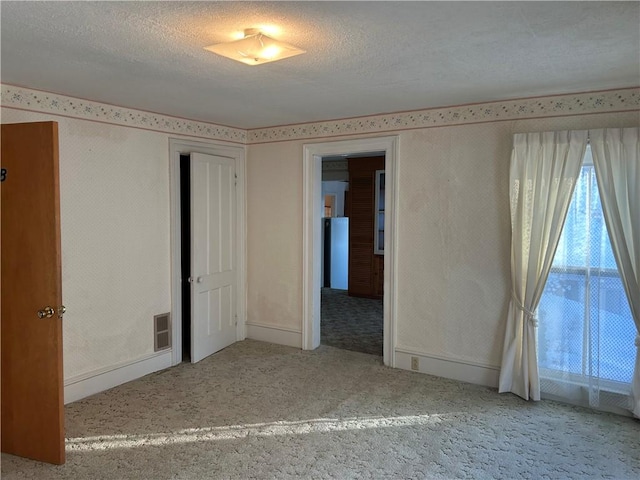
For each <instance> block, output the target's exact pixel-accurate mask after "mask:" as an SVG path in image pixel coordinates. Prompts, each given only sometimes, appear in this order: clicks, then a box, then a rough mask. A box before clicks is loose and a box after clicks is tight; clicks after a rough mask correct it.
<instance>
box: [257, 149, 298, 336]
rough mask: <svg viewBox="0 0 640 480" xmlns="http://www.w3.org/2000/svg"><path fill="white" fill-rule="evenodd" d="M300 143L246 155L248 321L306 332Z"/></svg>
mask: <svg viewBox="0 0 640 480" xmlns="http://www.w3.org/2000/svg"><path fill="white" fill-rule="evenodd" d="M300 155H301V147H300V145H299V144H298V143H295V142H291V143H282V144H269V145H262V146H260V147H259V148H258V149H257V150H253V149H252V148H251V147H249V148H248V150H247V256H248V259H247V260H248V262H249V263H250V266H249V267H248V269H247V297H248V298H247V304H248V305H250V306H251V307H250V313H249V312H247V321H248V323H250V324H256V325H261V324H265V325H271V326H280V327H289V328H293V329H295V330H298V331H300V330H301V328H302V324H301V318H302V210H303V209H302V161H301V158H300Z"/></svg>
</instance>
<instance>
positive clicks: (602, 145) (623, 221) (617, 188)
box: [589, 128, 640, 417]
mask: <svg viewBox="0 0 640 480" xmlns="http://www.w3.org/2000/svg"><path fill="white" fill-rule="evenodd" d="M589 136H590V142H591V149H592V152H593V163H594V166H595V170H596V178H597V182H598V190H599V192H600V198H601V202H602V210H603V212H604V218H605V222H606V225H607V230H608V232H609V238H610V240H611V246H612V250H613V254H614V256H615V259H616V263H617V264H618V269H619V271H620V277H621V279H622V284H623V285H624V290H625V292H626V294H627V298H628V300H629V306H630V308H631V314H632V316H633V320H634V322H635V326H636V329H637V335H636V339H635V346H636V347H637V351H636V361H635V370H634V373H633V380H632V405H631V410H632V412H633V413H634V415H635V416H636V417H640V141H639V137H640V129H639V128H610V129H602V130H591V131H590V132H589Z"/></svg>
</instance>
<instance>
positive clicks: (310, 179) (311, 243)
mask: <svg viewBox="0 0 640 480" xmlns="http://www.w3.org/2000/svg"><path fill="white" fill-rule="evenodd" d="M397 148H398V138H397V137H396V136H389V137H379V138H364V139H359V140H344V141H337V142H324V143H317V144H308V145H305V146H304V159H303V177H304V185H303V189H304V190H303V194H304V231H303V243H304V245H303V255H304V257H303V258H304V264H303V322H302V336H303V348H304V349H306V350H313V349H314V348H317V347H318V346H319V345H320V343H321V303H322V288H323V286H324V277H323V265H324V256H323V255H324V252H323V245H324V241H323V238H324V237H323V231H322V229H323V213H324V207H325V204H324V197H323V195H322V164H323V159H325V158H330V157H340V158H347V157H354V158H358V157H364V156H371V154H372V153H374V154H378V155H380V156H384V164H383V165H384V166H383V170H384V172H385V180H386V181H385V182H384V183H385V187H386V188H385V189H384V192H383V193H382V196H383V199H384V205H385V212H384V217H385V218H384V225H385V228H384V230H383V231H382V232H381V238H382V240H383V245H384V255H380V257H381V258H382V260H381V261H382V273H381V280H382V288H381V290H382V292H381V294H382V312H383V322H382V324H383V327H382V328H383V340H382V356H383V361H384V364H385V365H389V366H395V355H394V346H395V312H396V293H395V285H396V279H395V276H396V274H395V265H396V262H397V260H396V259H397V252H396V245H397V241H396V239H395V237H396V232H395V221H396V218H397V212H396V206H397V200H396V195H397V189H396V179H397V175H396V168H397V167H396V164H397ZM350 188H351V187H350ZM349 195H350V194H347V197H349ZM348 201H350V200H348ZM371 221H372V222H373V219H371ZM372 230H373V228H372ZM349 288H350V287H347V289H349Z"/></svg>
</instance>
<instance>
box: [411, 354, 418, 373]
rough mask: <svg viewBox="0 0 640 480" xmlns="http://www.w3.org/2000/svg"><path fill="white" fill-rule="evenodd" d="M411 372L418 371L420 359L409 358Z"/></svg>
mask: <svg viewBox="0 0 640 480" xmlns="http://www.w3.org/2000/svg"><path fill="white" fill-rule="evenodd" d="M411 370H420V359H419V358H418V357H411Z"/></svg>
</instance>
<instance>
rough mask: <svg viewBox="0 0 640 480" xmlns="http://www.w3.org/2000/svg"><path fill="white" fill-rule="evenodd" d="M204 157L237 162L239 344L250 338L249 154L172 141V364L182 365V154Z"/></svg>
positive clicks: (239, 149)
mask: <svg viewBox="0 0 640 480" xmlns="http://www.w3.org/2000/svg"><path fill="white" fill-rule="evenodd" d="M188 153H204V154H207V155H216V156H220V157H228V158H232V159H233V160H234V164H235V169H236V175H237V180H236V181H237V183H236V242H237V249H236V255H237V258H236V265H237V268H238V271H237V277H236V281H237V289H238V290H237V291H238V295H237V298H236V302H237V304H236V313H237V315H238V325H237V326H236V338H237V340H238V341H239V340H244V339H245V338H246V326H245V322H246V311H247V309H246V305H247V296H246V294H247V288H246V258H247V251H246V245H247V242H246V227H245V225H246V202H245V189H246V187H245V170H246V152H245V148H244V147H238V146H231V145H225V144H219V143H213V142H201V141H194V140H189V139H183V138H170V139H169V169H170V171H169V183H170V186H169V188H170V224H171V335H172V347H171V364H172V365H178V364H179V363H182V301H183V300H182V289H181V270H182V268H181V263H180V260H181V256H182V239H181V236H180V220H181V214H180V154H183V155H184V154H188Z"/></svg>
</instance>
